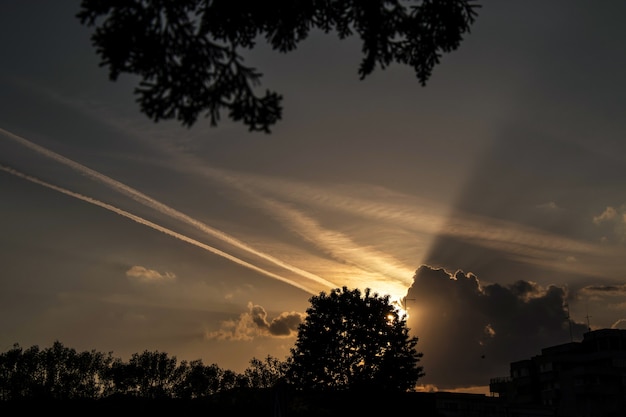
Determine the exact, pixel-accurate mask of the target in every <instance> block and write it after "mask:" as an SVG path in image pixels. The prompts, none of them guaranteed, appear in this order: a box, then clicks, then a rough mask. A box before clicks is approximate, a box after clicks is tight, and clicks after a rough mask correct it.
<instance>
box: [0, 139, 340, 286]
mask: <svg viewBox="0 0 626 417" xmlns="http://www.w3.org/2000/svg"><path fill="white" fill-rule="evenodd" d="M0 133H2V134H3V135H5V136H6V137H7V138H9V139H11V140H13V141H15V142H17V143H19V144H21V145H23V146H25V147H27V148H29V149H31V150H33V151H35V152H37V153H39V154H40V155H44V156H46V157H48V158H51V159H54V160H55V161H57V162H59V163H61V164H63V165H65V166H67V167H70V168H72V169H74V170H75V171H78V172H80V173H81V174H84V175H86V176H88V177H89V178H91V179H93V180H95V181H98V182H100V183H102V184H105V185H106V186H108V187H110V188H112V189H113V190H115V191H117V192H120V193H122V194H125V195H126V196H128V197H130V198H132V199H133V200H135V201H137V202H138V203H141V204H143V205H145V206H147V207H150V208H152V209H154V210H156V211H158V212H160V213H162V214H165V215H167V216H169V217H172V218H174V219H177V220H180V221H182V222H185V223H187V224H189V225H191V226H194V227H195V228H196V229H198V230H200V231H202V232H204V233H206V234H208V235H210V236H213V237H216V238H218V239H220V240H222V241H223V242H226V243H228V244H230V245H232V246H235V247H237V248H239V249H242V250H244V251H246V252H248V253H251V254H254V255H256V256H258V257H259V258H262V259H265V260H266V261H269V262H271V263H273V264H275V265H278V266H280V267H282V268H285V269H287V270H289V271H291V272H294V273H296V274H298V275H301V276H303V277H305V278H308V279H310V280H312V281H315V282H317V283H318V284H321V285H323V286H324V287H328V288H335V287H337V285H336V284H334V283H332V282H330V281H327V280H326V279H324V278H322V277H320V276H318V275H315V274H313V273H311V272H308V271H305V270H303V269H300V268H298V267H296V266H294V265H291V264H288V263H286V262H284V261H281V260H280V259H277V258H275V257H273V256H271V255H269V254H267V253H264V252H260V251H258V250H256V249H254V248H252V247H251V246H249V245H247V244H245V243H243V242H241V241H240V240H238V239H235V238H234V237H232V236H230V235H228V234H226V233H224V232H222V231H220V230H217V229H215V228H212V227H210V226H208V225H206V224H204V223H202V222H200V221H198V220H196V219H194V218H192V217H190V216H188V215H186V214H184V213H182V212H180V211H178V210H176V209H174V208H172V207H170V206H168V205H166V204H163V203H161V202H160V201H157V200H155V199H153V198H152V197H149V196H147V195H145V194H143V193H142V192H140V191H138V190H136V189H134V188H132V187H129V186H128V185H126V184H123V183H121V182H119V181H117V180H114V179H113V178H111V177H108V176H106V175H104V174H102V173H100V172H98V171H95V170H93V169H91V168H88V167H86V166H84V165H82V164H79V163H78V162H76V161H73V160H71V159H69V158H67V157H65V156H63V155H60V154H58V153H56V152H53V151H51V150H49V149H47V148H44V147H43V146H40V145H37V144H35V143H33V142H31V141H29V140H27V139H25V138H23V137H21V136H18V135H16V134H14V133H11V132H9V131H7V130H4V129H2V128H0Z"/></svg>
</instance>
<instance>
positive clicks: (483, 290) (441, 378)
mask: <svg viewBox="0 0 626 417" xmlns="http://www.w3.org/2000/svg"><path fill="white" fill-rule="evenodd" d="M566 295H567V294H566V291H565V289H564V288H561V287H557V286H548V287H542V286H540V285H538V284H536V283H534V282H531V281H525V280H519V281H517V282H515V283H513V284H510V285H500V284H490V285H486V286H481V284H480V281H479V279H478V277H477V276H475V275H474V274H472V273H464V272H463V271H457V272H455V273H449V272H447V271H445V270H444V269H434V268H431V267H428V266H422V267H420V268H419V269H418V270H417V271H416V273H415V276H414V282H413V284H412V285H411V287H410V288H409V291H408V294H407V297H408V299H412V301H411V302H409V304H408V307H409V319H408V325H409V327H410V328H411V332H412V333H413V334H414V335H416V336H418V338H419V343H418V350H419V351H421V352H423V353H424V357H423V358H422V365H423V366H424V370H425V372H426V376H425V377H424V378H423V379H422V380H421V382H423V383H424V384H433V385H436V386H438V387H439V388H441V389H452V388H455V387H464V386H473V385H487V384H488V383H489V379H490V378H492V377H497V376H506V375H508V374H509V364H510V362H513V361H516V360H520V359H526V358H530V357H531V356H534V355H537V354H539V353H540V352H541V349H542V348H544V347H547V346H553V345H557V344H561V343H567V342H569V341H571V337H573V338H574V339H575V340H579V339H580V338H581V337H582V334H583V333H584V331H586V326H585V325H583V324H580V323H574V322H572V323H571V333H570V324H569V323H568V320H567V317H568V312H567V307H566ZM570 335H571V336H570Z"/></svg>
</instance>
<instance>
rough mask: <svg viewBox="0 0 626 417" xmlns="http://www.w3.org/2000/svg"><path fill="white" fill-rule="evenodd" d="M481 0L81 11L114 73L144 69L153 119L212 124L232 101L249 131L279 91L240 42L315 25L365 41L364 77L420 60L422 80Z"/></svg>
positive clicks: (190, 2)
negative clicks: (263, 86) (263, 85)
mask: <svg viewBox="0 0 626 417" xmlns="http://www.w3.org/2000/svg"><path fill="white" fill-rule="evenodd" d="M477 7H479V6H478V5H476V4H475V3H474V0H412V1H406V0H405V1H402V0H334V1H329V0H299V1H283V0H264V1H257V0H249V1H244V0H239V1H234V0H179V1H161V0H123V1H122V0H83V1H82V2H81V6H80V11H79V12H78V14H77V17H78V19H79V20H80V22H81V23H82V24H84V25H86V26H95V31H94V33H93V34H92V37H91V41H92V44H93V45H94V47H95V48H96V51H97V53H98V54H99V55H100V58H101V64H100V65H101V66H108V69H109V78H110V79H111V80H117V78H118V77H119V75H120V74H122V73H129V74H135V75H137V76H139V78H140V82H139V85H138V86H137V87H136V89H135V94H136V95H137V101H138V103H139V105H140V108H141V110H142V112H144V113H145V114H146V115H147V116H149V117H150V118H151V119H153V120H154V121H159V120H161V119H177V120H179V121H180V122H181V123H182V124H183V125H185V126H191V125H193V124H194V123H195V122H196V121H197V119H198V116H199V115H200V114H201V113H206V116H207V117H209V118H210V121H211V124H212V125H216V124H217V122H218V120H219V119H220V110H222V109H224V110H226V111H227V112H228V115H229V117H230V118H231V119H233V120H234V121H241V122H243V123H244V124H245V125H247V126H248V128H249V130H251V131H265V132H269V131H270V126H272V125H273V124H275V123H276V122H277V121H278V120H280V118H281V115H282V107H281V99H282V97H281V96H280V95H279V94H277V93H276V92H272V91H269V90H267V91H266V92H265V94H264V95H262V96H260V95H257V93H256V92H255V91H254V87H255V86H257V85H258V84H259V83H260V78H261V73H260V72H258V71H257V70H256V69H255V68H253V67H249V66H246V65H244V64H243V59H242V57H241V55H240V53H239V52H240V50H242V49H244V50H245V49H250V48H252V47H254V46H255V43H256V42H257V41H258V40H259V39H262V38H264V39H265V40H266V41H267V42H268V43H269V45H271V47H272V48H273V49H275V50H278V51H280V52H288V51H291V50H293V49H295V48H296V47H297V45H298V44H299V43H300V42H301V41H302V40H304V39H305V38H307V36H308V35H309V32H310V31H311V30H313V29H318V30H322V31H324V32H326V33H328V32H331V31H334V32H336V33H337V34H338V36H339V38H342V39H343V38H347V37H349V36H353V35H356V36H358V37H359V38H360V39H361V41H362V52H363V59H362V61H361V64H360V66H359V70H358V73H359V76H360V78H361V79H363V78H365V77H366V76H367V75H369V74H371V73H372V72H373V71H374V69H375V68H376V66H380V67H381V68H385V67H386V66H388V65H389V64H391V63H399V64H404V65H408V66H410V67H412V68H413V70H414V71H415V74H416V76H417V79H418V80H419V82H420V83H421V84H422V85H425V84H426V81H427V80H428V79H429V77H430V76H431V72H432V70H433V68H434V66H435V65H436V64H438V63H439V58H440V57H441V54H442V53H444V52H445V53H447V52H450V51H453V50H455V49H457V48H458V46H459V45H460V42H461V40H462V38H463V36H464V34H466V33H468V32H469V30H470V26H471V24H472V23H473V22H474V19H475V17H476V8H477Z"/></svg>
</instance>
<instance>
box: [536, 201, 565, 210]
mask: <svg viewBox="0 0 626 417" xmlns="http://www.w3.org/2000/svg"><path fill="white" fill-rule="evenodd" d="M535 207H536V208H537V209H539V210H546V211H561V210H563V209H562V208H561V207H559V205H558V204H556V203H555V202H554V201H548V202H547V203H543V204H537V205H536V206H535Z"/></svg>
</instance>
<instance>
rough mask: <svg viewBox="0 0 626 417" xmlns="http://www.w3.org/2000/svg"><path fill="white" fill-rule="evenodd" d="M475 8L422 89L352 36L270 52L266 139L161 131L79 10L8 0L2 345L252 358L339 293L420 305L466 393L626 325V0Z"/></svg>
mask: <svg viewBox="0 0 626 417" xmlns="http://www.w3.org/2000/svg"><path fill="white" fill-rule="evenodd" d="M479 3H481V4H482V8H481V9H479V11H478V18H477V21H476V23H475V24H474V26H473V27H472V32H471V34H469V35H468V36H467V37H466V38H465V40H464V41H463V43H462V44H461V47H460V48H459V50H457V51H455V52H452V53H450V54H447V55H445V56H444V57H443V58H442V60H441V63H440V65H438V66H437V67H436V68H435V70H434V72H433V76H432V78H431V79H430V81H429V82H428V84H427V86H426V87H422V86H420V84H419V82H418V81H417V79H416V77H415V75H414V74H413V72H412V71H411V69H410V68H405V67H402V66H398V65H393V66H391V67H389V68H387V69H385V70H384V71H381V70H376V71H375V72H374V73H373V74H372V75H371V76H370V77H368V78H366V79H365V80H363V81H360V80H359V77H358V73H357V70H358V65H359V62H360V59H361V56H360V44H359V42H358V40H356V39H348V40H344V41H339V40H337V37H336V35H335V34H329V35H322V34H319V33H315V34H313V35H312V36H310V37H309V38H308V39H307V40H306V41H305V42H303V43H302V44H301V45H300V46H299V48H298V49H297V50H296V51H294V52H291V53H289V54H279V53H277V52H273V51H271V50H270V49H269V48H267V47H266V46H264V45H263V44H260V45H259V47H258V48H256V49H254V50H252V51H250V52H249V53H247V55H246V63H247V64H249V65H251V66H254V67H256V68H258V69H259V70H260V71H261V72H262V73H263V74H264V77H263V79H262V86H261V88H263V89H265V88H269V89H273V90H276V91H278V92H279V93H281V94H282V95H283V97H284V101H283V104H284V113H283V120H282V121H280V122H279V123H278V125H277V126H275V128H274V129H273V131H272V133H271V134H269V135H268V134H263V133H249V132H248V131H247V129H246V128H245V126H242V125H239V124H234V123H232V122H230V121H229V120H228V118H227V117H226V115H224V117H223V119H222V121H221V123H220V124H219V125H218V126H217V127H211V126H210V124H209V123H208V121H207V120H201V121H200V122H198V123H197V124H195V125H194V126H193V127H191V128H184V127H181V126H180V125H178V124H177V123H175V122H165V123H163V122H159V123H153V122H152V121H151V120H149V119H148V118H147V117H146V116H144V115H143V114H142V113H140V112H139V109H138V106H137V105H136V103H135V102H134V96H133V89H134V87H135V85H136V82H137V80H136V79H135V78H134V77H131V76H122V77H121V78H120V80H118V81H117V82H111V81H109V80H108V72H107V69H106V68H102V67H99V66H98V63H99V58H98V56H97V55H96V53H95V50H94V49H93V48H92V46H91V43H90V39H89V37H90V34H91V29H89V28H86V27H83V26H81V24H80V23H79V21H78V20H77V19H76V18H75V14H76V12H77V11H78V5H79V1H77V0H75V1H74V0H58V1H54V2H52V1H46V2H43V1H33V0H20V1H10V0H9V1H2V2H0V34H1V36H0V59H1V62H2V64H0V265H1V266H2V267H1V269H0V351H3V352H4V351H6V350H8V349H10V348H11V346H12V345H13V344H14V343H19V344H20V345H21V346H22V347H30V346H32V345H39V346H40V347H42V348H43V347H47V346H50V345H51V344H52V343H53V342H54V341H55V340H59V341H61V342H62V343H63V344H64V345H66V346H68V347H71V348H74V349H76V350H78V351H82V350H92V349H95V350H98V351H102V352H109V351H112V352H113V354H114V356H116V357H122V358H124V359H127V358H128V357H130V355H131V354H132V353H140V352H143V351H144V350H150V351H154V350H158V351H165V352H167V353H168V354H170V355H172V356H176V357H177V358H178V359H179V360H183V359H186V360H193V359H202V360H203V361H204V363H206V364H211V363H216V364H218V365H219V366H221V367H223V368H227V369H231V370H234V371H243V370H244V369H245V368H246V367H247V366H248V364H249V361H250V359H252V358H253V357H257V358H263V357H265V356H267V355H272V356H275V357H277V358H279V359H284V358H285V357H286V356H287V355H288V354H289V348H291V347H292V346H293V344H294V341H295V337H296V333H295V332H296V328H297V324H298V323H299V320H301V318H302V317H303V315H304V312H305V310H306V309H307V307H308V306H309V301H308V300H309V298H310V297H311V296H312V295H315V294H318V293H319V292H320V291H329V290H330V289H332V288H336V287H341V286H347V287H350V288H361V289H365V288H370V289H372V290H373V291H375V292H378V293H379V294H383V295H384V294H389V295H390V296H391V297H392V299H394V300H400V299H402V298H403V297H406V298H407V301H406V305H407V308H408V313H409V319H408V324H409V327H410V328H411V333H412V334H413V335H415V336H418V337H419V342H418V346H417V347H418V350H420V351H421V352H423V353H424V356H423V358H422V362H421V365H423V366H424V371H425V373H426V376H425V377H424V378H422V379H421V380H420V383H423V384H424V388H426V389H430V388H432V389H445V390H452V389H459V388H462V389H464V390H468V389H470V387H475V386H484V385H487V384H488V383H489V378H491V377H497V376H505V375H508V372H509V363H510V362H511V361H515V360H520V359H526V358H529V357H530V356H532V355H536V354H539V353H540V351H541V348H543V347H546V346H550V345H555V344H560V343H566V342H569V341H570V340H572V339H573V340H580V339H581V336H582V333H583V332H584V331H586V329H587V326H588V325H590V327H591V328H592V329H596V328H607V327H626V246H625V243H626V118H625V117H624V115H626V77H625V76H624V74H626V26H625V25H624V24H623V17H624V16H625V15H626V3H624V2H609V1H605V2H589V1H582V0H581V1H579V0H567V1H566V0H562V1H550V2H540V1H523V2H522V1H501V0H498V1H496V0H489V1H482V2H479ZM567 306H569V307H567ZM568 310H569V314H570V316H571V319H572V324H571V326H569V325H568V321H567V314H568Z"/></svg>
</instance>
